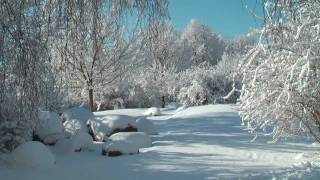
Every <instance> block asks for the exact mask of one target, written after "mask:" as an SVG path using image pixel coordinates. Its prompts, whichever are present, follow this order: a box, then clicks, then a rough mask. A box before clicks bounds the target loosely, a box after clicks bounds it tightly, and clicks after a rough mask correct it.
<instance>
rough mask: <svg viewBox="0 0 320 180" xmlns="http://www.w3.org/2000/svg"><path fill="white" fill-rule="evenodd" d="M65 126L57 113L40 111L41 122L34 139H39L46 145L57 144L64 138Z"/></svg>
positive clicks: (38, 124)
mask: <svg viewBox="0 0 320 180" xmlns="http://www.w3.org/2000/svg"><path fill="white" fill-rule="evenodd" d="M63 133H64V126H63V124H62V119H61V118H60V117H59V115H58V114H57V113H55V112H50V111H40V112H39V122H38V123H37V125H36V128H35V131H34V132H33V136H34V138H37V139H38V140H40V141H41V142H43V143H44V144H55V143H56V142H57V141H58V140H59V139H61V138H62V137H63V135H64V134H63Z"/></svg>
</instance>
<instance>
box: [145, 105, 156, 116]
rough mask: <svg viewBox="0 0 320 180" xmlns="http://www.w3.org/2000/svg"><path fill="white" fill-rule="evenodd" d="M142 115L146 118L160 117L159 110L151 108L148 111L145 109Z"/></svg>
mask: <svg viewBox="0 0 320 180" xmlns="http://www.w3.org/2000/svg"><path fill="white" fill-rule="evenodd" d="M143 115H146V116H159V115H160V108H158V107H151V108H149V109H147V110H146V111H145V112H144V113H143Z"/></svg>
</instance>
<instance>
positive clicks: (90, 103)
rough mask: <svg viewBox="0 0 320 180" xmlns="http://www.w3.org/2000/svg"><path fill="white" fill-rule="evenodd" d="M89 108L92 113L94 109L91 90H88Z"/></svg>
mask: <svg viewBox="0 0 320 180" xmlns="http://www.w3.org/2000/svg"><path fill="white" fill-rule="evenodd" d="M89 107H90V111H91V112H94V107H93V89H89Z"/></svg>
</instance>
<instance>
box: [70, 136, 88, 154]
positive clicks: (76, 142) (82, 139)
mask: <svg viewBox="0 0 320 180" xmlns="http://www.w3.org/2000/svg"><path fill="white" fill-rule="evenodd" d="M92 141H93V140H92V137H91V136H90V135H89V134H88V133H85V132H80V133H77V134H76V135H75V136H73V137H72V144H73V150H74V151H76V152H80V151H83V150H89V149H90V148H91V147H92V145H93V143H92Z"/></svg>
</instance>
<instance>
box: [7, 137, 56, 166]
mask: <svg viewBox="0 0 320 180" xmlns="http://www.w3.org/2000/svg"><path fill="white" fill-rule="evenodd" d="M11 157H12V164H13V165H14V166H15V167H19V168H30V169H39V168H50V167H53V166H54V164H55V158H54V156H53V154H52V152H51V151H50V150H49V149H48V148H47V147H46V146H45V145H43V144H42V143H40V142H37V141H30V142H26V143H23V144H21V145H20V146H18V147H17V148H16V149H15V150H14V151H13V152H12V153H11Z"/></svg>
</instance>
